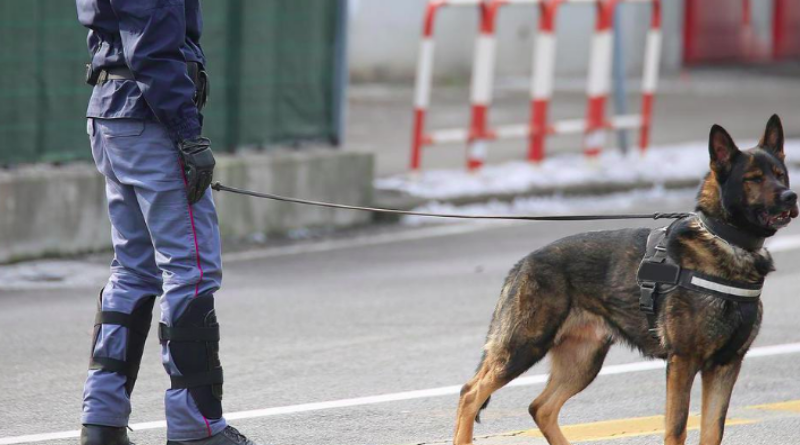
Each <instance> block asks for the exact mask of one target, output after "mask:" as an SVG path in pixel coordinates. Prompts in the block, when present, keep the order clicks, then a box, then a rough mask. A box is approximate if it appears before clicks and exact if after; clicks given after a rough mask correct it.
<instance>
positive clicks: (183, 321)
mask: <svg viewBox="0 0 800 445" xmlns="http://www.w3.org/2000/svg"><path fill="white" fill-rule="evenodd" d="M159 338H160V339H161V341H162V342H163V341H168V342H169V352H170V355H171V356H172V361H173V362H174V363H175V367H176V368H178V371H180V373H181V375H180V376H170V380H171V381H172V389H188V390H189V393H190V394H191V395H192V398H193V399H194V402H195V403H196V404H197V408H198V409H199V410H200V412H201V413H202V414H203V416H205V417H206V418H209V419H219V418H220V417H222V366H221V364H220V360H219V323H217V315H216V313H215V312H214V296H213V295H204V296H200V297H197V298H195V299H193V300H192V301H191V302H190V303H189V305H188V306H187V307H186V311H185V312H184V313H183V314H181V316H180V317H178V319H177V320H175V322H174V324H173V326H171V327H170V326H167V325H165V324H163V323H162V324H161V325H160V329H159Z"/></svg>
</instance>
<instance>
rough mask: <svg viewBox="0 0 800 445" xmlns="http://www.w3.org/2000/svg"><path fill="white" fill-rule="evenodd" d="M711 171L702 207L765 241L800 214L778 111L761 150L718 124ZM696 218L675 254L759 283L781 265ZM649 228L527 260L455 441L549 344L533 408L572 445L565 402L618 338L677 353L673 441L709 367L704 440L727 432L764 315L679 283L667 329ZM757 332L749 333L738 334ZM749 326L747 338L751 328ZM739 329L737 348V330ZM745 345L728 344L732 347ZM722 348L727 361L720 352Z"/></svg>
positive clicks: (686, 223)
mask: <svg viewBox="0 0 800 445" xmlns="http://www.w3.org/2000/svg"><path fill="white" fill-rule="evenodd" d="M709 153H710V155H711V171H710V173H709V174H708V175H707V176H706V178H705V180H704V182H703V185H702V187H701V189H700V192H699V194H698V196H697V208H696V209H697V212H698V213H702V214H703V215H705V216H706V217H707V218H714V219H716V220H717V221H721V222H722V223H723V224H726V225H729V226H733V227H734V228H735V229H737V230H738V231H739V232H742V233H745V234H747V236H750V237H752V238H754V239H756V240H758V239H761V241H763V238H766V237H770V236H772V235H774V234H775V232H776V231H777V230H778V229H780V228H782V227H785V226H786V225H787V224H789V222H790V221H791V219H792V218H795V217H797V215H798V209H797V195H795V193H794V192H792V191H791V190H790V189H789V177H788V174H787V170H786V166H785V164H784V152H783V128H782V126H781V121H780V119H779V118H778V116H772V118H771V119H770V120H769V122H768V124H767V127H766V131H765V133H764V136H763V138H762V139H761V141H760V143H759V144H758V146H757V147H755V148H752V149H749V150H743V151H740V150H739V149H738V148H737V147H736V145H735V144H734V142H733V139H732V138H731V137H730V135H729V134H728V133H727V132H726V131H725V130H724V129H723V128H722V127H720V126H717V125H715V126H714V127H713V128H712V129H711V135H710V141H709ZM706 227H707V226H706V225H704V224H703V223H701V222H700V220H699V218H698V217H697V216H692V217H688V218H685V219H683V220H680V221H678V222H676V223H675V224H674V225H673V226H672V228H671V230H670V232H669V235H668V238H667V247H668V252H669V255H670V257H671V260H672V261H674V262H675V263H677V264H678V265H680V266H681V267H683V268H686V269H693V270H695V271H698V272H700V273H704V274H707V275H709V276H713V277H720V278H721V279H725V280H737V281H738V282H742V283H758V282H760V281H762V280H763V279H764V277H765V276H766V275H767V274H768V273H769V272H771V271H772V270H774V268H773V262H772V257H771V256H770V254H769V252H767V250H766V249H763V248H761V247H760V244H759V245H758V247H755V248H751V249H748V248H742V247H739V246H738V245H734V244H732V243H729V242H727V241H725V240H724V239H720V238H719V237H717V236H715V235H714V234H712V233H711V232H710V231H709V229H707V228H706ZM649 234H650V229H623V230H615V231H598V232H590V233H584V234H580V235H575V236H570V237H567V238H563V239H561V240H559V241H556V242H554V243H552V244H550V245H548V246H545V247H543V248H541V249H539V250H537V251H535V252H533V253H531V254H530V255H528V256H527V257H525V258H524V259H523V260H522V261H520V262H519V263H518V264H517V265H516V266H514V268H513V269H512V270H511V272H510V273H509V275H508V277H507V278H506V280H505V284H504V285H503V288H502V291H501V293H500V301H499V302H498V303H497V307H496V309H495V311H494V315H493V317H492V322H491V325H490V327H489V333H488V335H487V338H486V344H485V345H484V353H483V358H482V360H481V364H480V366H479V367H478V370H477V372H476V374H475V376H474V377H473V378H472V379H471V380H470V381H469V382H468V383H467V384H466V385H464V387H463V388H462V390H461V399H460V401H459V405H458V414H457V419H456V428H455V437H454V439H453V443H454V444H455V445H467V444H471V443H472V439H473V427H474V422H475V421H476V420H477V417H478V414H479V412H480V411H481V410H482V409H483V408H485V407H486V405H487V404H488V401H489V397H490V396H491V394H492V393H493V392H495V391H497V390H498V389H500V388H501V387H503V386H504V385H506V384H507V383H509V382H510V381H512V380H513V379H515V378H516V377H518V376H519V375H520V374H522V373H524V372H525V371H526V370H528V369H529V368H530V367H531V366H533V365H534V364H535V363H536V362H538V361H539V360H541V359H542V358H543V357H544V356H545V355H547V354H548V353H549V355H550V359H551V373H550V378H549V380H548V382H547V386H546V387H545V389H544V391H543V392H542V393H541V395H539V397H537V398H536V400H534V401H533V403H531V405H530V408H529V412H530V414H531V416H532V417H533V420H534V421H535V422H536V424H537V425H538V426H539V429H540V430H541V432H542V434H543V435H544V436H545V438H547V441H548V442H549V443H550V444H551V445H568V444H569V442H568V441H567V439H566V438H565V437H564V435H563V434H562V432H561V430H560V428H559V426H558V414H559V411H560V410H561V407H562V406H563V405H564V403H565V402H566V401H567V400H568V399H569V398H570V397H572V396H574V395H575V394H577V393H579V392H580V391H582V390H583V389H584V388H586V387H587V386H588V385H589V384H590V383H591V382H592V381H593V380H594V378H595V377H596V376H597V374H598V372H599V371H600V368H601V367H602V364H603V360H604V358H605V356H606V353H607V352H608V350H609V348H610V347H611V345H612V344H613V343H615V342H617V341H621V342H623V343H626V344H628V345H630V346H631V347H633V348H636V349H638V350H639V351H640V352H641V353H642V354H643V355H645V356H647V357H657V358H661V359H665V360H666V361H667V404H666V437H665V443H666V444H667V445H676V444H683V443H684V442H685V440H686V422H687V416H688V414H689V394H690V391H691V387H692V382H693V381H694V378H695V375H696V374H697V373H698V372H699V373H701V374H702V381H703V396H702V430H701V439H700V443H701V445H716V444H719V443H720V442H721V441H722V433H723V427H724V423H725V417H726V415H727V410H728V404H729V401H730V397H731V392H732V390H733V385H734V383H735V382H736V379H737V376H738V374H739V369H740V366H741V362H742V358H743V357H744V355H745V353H746V352H747V350H748V349H749V347H750V345H751V344H752V342H753V340H754V339H755V337H756V335H757V334H758V329H759V326H760V323H761V313H762V307H761V303H760V301H759V302H758V304H757V305H753V307H754V308H757V313H755V312H754V314H756V315H754V316H753V319H754V320H755V322H753V323H751V324H750V326H748V327H745V326H746V323H743V321H742V316H741V315H740V312H739V311H738V310H736V309H737V306H736V305H737V304H739V303H737V302H734V301H728V300H724V299H720V298H717V297H715V296H712V295H705V294H702V293H698V292H693V291H687V290H684V289H678V290H677V291H675V292H671V293H669V294H667V295H664V296H663V297H662V300H661V301H660V303H659V306H660V307H659V309H658V312H657V323H656V326H657V335H651V333H649V332H648V321H647V319H646V317H645V315H644V314H643V313H642V312H641V311H640V308H639V297H640V289H639V286H638V285H637V269H638V267H639V264H640V262H641V260H642V258H643V256H644V254H645V249H646V243H647V238H648V235H649ZM740 328H742V329H748V330H749V333H748V332H745V333H744V336H743V337H742V332H737V331H739V330H740ZM748 334H749V335H748ZM736 335H738V336H739V337H740V338H741V341H739V342H738V345H739V347H732V346H731V344H735V343H737V342H732V341H731V339H732V338H733V337H734V336H736ZM726 347H727V348H729V349H735V350H731V351H724V350H725V348H726ZM722 352H727V353H726V354H724V355H725V356H726V357H727V358H726V359H724V360H721V359H720V358H719V357H721V353H722Z"/></svg>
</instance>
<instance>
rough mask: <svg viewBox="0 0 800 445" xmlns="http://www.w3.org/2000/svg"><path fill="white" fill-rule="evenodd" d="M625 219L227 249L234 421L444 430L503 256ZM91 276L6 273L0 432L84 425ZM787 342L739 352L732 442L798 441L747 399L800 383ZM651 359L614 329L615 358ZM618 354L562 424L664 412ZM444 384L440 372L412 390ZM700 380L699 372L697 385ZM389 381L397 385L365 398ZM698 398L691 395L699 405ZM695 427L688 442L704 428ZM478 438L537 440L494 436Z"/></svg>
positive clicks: (789, 286)
mask: <svg viewBox="0 0 800 445" xmlns="http://www.w3.org/2000/svg"><path fill="white" fill-rule="evenodd" d="M671 204H674V203H671ZM651 205H652V206H653V207H654V208H655V207H658V206H659V205H660V203H657V202H654V203H651ZM687 205H688V203H687ZM685 208H686V207H684V206H678V207H674V209H675V210H682V209H685ZM634 224H635V223H634ZM621 225H622V224H620V223H618V222H591V223H569V224H568V223H563V224H547V223H530V224H513V225H508V224H503V225H490V226H486V225H483V226H475V225H447V226H436V227H423V228H415V229H391V230H388V231H382V232H381V233H379V234H358V235H357V237H356V238H352V239H351V238H346V239H338V240H334V241H327V242H323V243H321V244H306V245H303V246H300V247H297V248H295V247H291V246H290V247H285V248H281V249H278V250H267V251H261V252H251V253H248V254H244V255H241V254H236V255H232V256H229V257H228V259H227V262H226V277H225V286H224V290H223V291H221V292H220V293H219V295H218V304H217V306H218V312H219V317H220V321H221V323H222V332H223V341H222V359H223V363H224V366H225V371H226V379H227V381H226V388H225V393H226V394H225V402H224V403H225V409H226V411H227V412H228V413H233V415H232V417H247V418H243V419H239V420H235V421H232V422H231V423H232V424H235V425H236V426H238V427H239V428H240V429H241V430H242V431H244V432H246V433H247V434H249V435H250V436H252V437H253V438H255V439H258V440H260V441H261V442H262V443H264V444H298V445H301V444H303V445H305V444H316V445H322V444H325V445H333V444H341V445H359V444H369V445H379V444H380V445H399V444H410V443H416V444H419V443H432V442H437V441H442V440H445V439H447V438H448V437H449V435H450V434H451V428H452V425H453V418H454V409H455V405H456V401H457V395H456V394H455V393H454V390H453V388H452V387H457V386H459V385H461V384H462V383H463V382H465V381H466V380H467V379H468V378H469V377H470V376H471V373H472V371H473V370H474V367H475V365H476V364H477V361H478V358H479V356H480V350H481V346H482V342H483V337H484V334H485V331H486V328H487V325H488V322H489V318H490V315H491V312H492V309H493V306H494V304H495V301H496V298H497V294H498V291H499V289H500V286H501V282H502V280H503V277H504V275H505V273H506V272H507V270H508V269H509V268H510V267H511V266H512V265H513V264H514V263H515V262H516V261H517V260H518V259H519V258H521V257H522V256H524V255H525V254H527V253H528V252H530V251H531V250H534V249H536V248H538V247H540V246H542V245H544V244H546V243H548V242H550V241H552V240H555V239H557V238H559V237H561V236H564V235H567V234H571V233H574V232H577V231H585V230H594V229H603V228H612V227H619V226H621ZM780 236H781V237H782V238H781V240H783V241H780V242H778V243H777V244H776V246H778V247H777V249H776V250H778V251H777V252H776V253H775V258H776V261H777V265H778V271H777V272H776V273H775V274H774V275H773V276H771V278H770V279H769V280H768V281H767V285H766V290H765V294H764V303H765V318H764V325H763V328H762V331H761V335H760V337H759V339H758V342H757V346H758V347H764V346H770V345H785V344H794V343H798V342H800V333H799V332H798V322H797V320H798V319H800V306H799V305H798V304H797V292H796V290H797V287H798V284H797V283H798V278H800V243H798V242H797V240H798V239H799V238H798V236H800V223H795V225H794V226H790V227H789V228H787V229H785V233H782V234H781V235H780ZM105 260H106V259H103V262H105ZM79 266H80V267H77V268H75V266H74V262H73V263H72V266H71V267H73V268H75V270H76V272H75V273H76V274H81V275H82V276H85V277H94V276H97V274H98V271H99V273H101V274H102V272H103V270H104V269H105V266H104V265H103V264H101V263H98V262H96V261H94V260H87V261H85V262H83V263H79ZM90 281H92V280H82V281H81V280H78V281H77V284H69V283H64V284H63V285H59V284H55V285H53V283H49V285H42V286H37V285H31V287H30V288H27V289H26V288H25V286H19V287H17V288H16V289H6V290H0V308H2V310H0V339H2V341H0V377H2V378H0V444H4V443H5V444H11V443H21V439H19V438H18V437H19V436H24V435H40V434H45V433H57V434H56V435H55V436H51V437H56V439H54V440H43V439H45V438H46V437H47V436H36V437H34V438H32V439H33V440H34V442H32V443H41V444H48V445H56V444H74V443H77V441H76V440H75V439H71V438H68V437H69V436H70V434H72V433H73V432H74V431H76V430H77V428H78V427H79V425H78V421H79V415H80V406H81V388H82V384H83V379H84V376H85V372H86V370H85V368H86V365H87V360H88V358H87V354H88V349H89V339H90V333H91V324H92V320H93V316H94V305H95V298H96V293H97V288H98V287H99V286H100V285H101V284H102V282H97V283H93V284H87V282H90ZM0 289H2V284H0ZM154 337H155V336H151V339H150V340H151V341H150V342H149V344H148V346H147V349H146V355H145V360H144V364H143V368H142V371H141V373H140V380H139V382H138V383H137V388H136V392H135V394H134V402H133V403H134V411H135V412H134V415H133V418H132V423H133V424H141V423H143V422H144V423H146V422H153V421H160V420H162V419H163V412H162V410H163V405H162V391H163V389H164V388H165V387H166V386H167V385H168V379H167V377H166V375H165V374H164V372H163V370H162V368H161V366H160V363H159V357H158V347H157V344H156V341H155V338H154ZM777 351H778V352H776V353H774V354H771V355H770V354H766V355H765V356H763V357H753V358H750V359H748V360H747V362H746V364H745V366H744V370H743V372H742V376H741V378H740V380H739V384H738V385H737V387H736V391H735V393H734V398H733V403H732V405H733V414H734V417H736V418H737V419H740V420H741V419H744V420H743V421H742V422H743V424H741V425H735V426H731V427H730V428H729V429H728V436H727V437H726V441H725V443H727V444H747V445H753V444H762V443H763V444H767V443H768V444H773V445H775V444H777V445H781V444H786V445H789V444H797V443H800V412H798V411H800V409H798V407H797V406H795V405H787V406H786V407H783V408H781V406H778V407H777V408H776V407H774V406H772V408H775V409H768V410H765V409H752V408H748V407H752V406H754V405H762V404H774V403H777V402H786V401H793V400H797V399H800V379H798V374H799V373H800V353H798V352H800V348H796V347H795V349H794V350H791V348H789V349H786V348H784V349H779V350H777ZM781 351H782V352H781ZM773 352H774V350H773ZM641 361H642V359H641V358H639V357H638V356H637V355H636V354H634V353H632V352H630V351H628V350H627V349H625V348H622V347H616V348H614V349H613V350H612V353H611V354H610V355H609V358H608V360H607V361H606V364H607V365H621V364H627V363H636V362H641ZM618 369H622V370H623V371H624V372H622V371H621V373H619V374H614V375H604V376H600V377H599V378H598V379H597V380H596V381H595V383H594V384H593V385H592V386H590V387H589V388H588V389H587V390H586V391H584V392H583V393H582V394H580V395H579V396H577V397H576V398H574V399H573V400H572V401H571V402H570V403H568V404H567V406H566V408H565V410H564V411H563V412H562V418H561V422H562V424H584V423H590V422H597V421H602V420H615V419H631V418H641V417H649V416H657V415H660V414H661V413H662V412H663V404H664V379H663V374H664V372H663V370H659V369H652V370H639V371H636V370H635V368H634V367H625V366H623V367H622V368H618ZM546 372H547V365H546V363H541V364H539V365H537V366H535V367H534V368H533V369H532V370H531V371H529V373H528V374H527V376H529V377H530V376H532V378H531V379H529V382H528V383H530V381H531V380H532V381H534V382H535V381H536V380H537V378H538V377H536V376H538V375H541V374H544V373H546ZM541 387H542V385H541V384H536V383H532V384H529V385H526V386H520V387H513V388H505V389H503V390H502V391H500V392H499V393H498V394H497V396H496V397H495V398H494V400H493V403H492V405H491V407H490V408H489V410H488V411H486V412H485V415H484V423H483V424H482V425H481V426H479V427H478V428H477V430H476V434H478V435H497V434H502V433H509V432H513V431H520V430H526V429H530V428H532V427H533V423H532V421H531V420H530V418H529V417H528V415H527V406H528V404H529V403H530V401H531V400H532V399H533V398H534V397H535V396H536V394H538V391H540V390H541ZM436 388H444V389H438V390H435V391H422V392H418V393H408V391H416V390H428V389H436ZM697 389H699V382H698V383H697V385H696V388H695V397H694V400H695V402H697V401H698V400H699V398H698V397H697V394H699V393H698V392H697ZM398 393H399V394H398ZM383 395H389V396H386V397H378V398H367V399H363V398H364V397H371V396H383ZM354 398H357V399H356V400H349V399H354ZM321 402H332V403H327V404H326V403H321ZM303 404H311V405H303ZM298 405H303V406H299V407H298ZM787 407H788V408H787ZM268 408H274V409H268ZM698 409H699V405H698V404H697V403H694V404H693V410H694V411H697V410H698ZM251 410H263V411H251ZM246 411H250V412H246ZM242 412H245V413H242ZM237 413H238V414H237ZM633 422H634V423H637V422H638V423H641V422H642V421H641V420H634V421H633ZM134 429H135V431H134V432H133V433H131V434H132V437H133V438H134V440H135V441H136V442H137V443H138V444H140V445H142V444H144V445H154V444H163V443H164V434H165V431H164V429H163V428H162V427H160V426H159V424H158V423H156V424H155V425H152V424H151V425H147V424H145V425H134ZM591 429H592V430H593V431H596V430H597V431H599V429H595V428H594V427H592V428H591ZM624 429H625V427H624V428H623V430H624ZM629 432H630V431H629ZM609 434H610V433H609ZM612 435H613V434H612ZM58 437H61V438H60V439H59V438H58ZM65 437H66V438H65ZM603 437H604V436H601V437H599V438H595V439H597V440H601V441H600V442H598V443H608V444H653V443H659V442H660V439H659V438H658V437H657V435H643V436H636V435H634V436H632V437H631V436H630V435H627V436H626V435H622V436H620V437H621V438H619V439H614V440H608V441H606V440H602V439H603ZM690 437H692V438H694V439H693V441H694V442H696V433H694V432H693V433H692V434H691V435H690ZM477 443H479V444H480V443H487V444H489V443H498V444H499V443H526V444H540V443H542V442H541V440H540V439H536V438H526V437H520V436H498V437H493V438H489V439H485V440H482V441H480V440H479V441H478V442H477Z"/></svg>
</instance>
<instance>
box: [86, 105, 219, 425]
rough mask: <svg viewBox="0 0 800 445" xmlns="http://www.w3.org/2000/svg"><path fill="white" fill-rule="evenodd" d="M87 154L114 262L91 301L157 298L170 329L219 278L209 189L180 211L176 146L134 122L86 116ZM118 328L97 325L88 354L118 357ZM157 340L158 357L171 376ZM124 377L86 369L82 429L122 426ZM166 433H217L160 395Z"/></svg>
mask: <svg viewBox="0 0 800 445" xmlns="http://www.w3.org/2000/svg"><path fill="white" fill-rule="evenodd" d="M87 132H88V133H89V136H90V139H91V145H92V155H93V157H94V161H95V163H96V165H97V169H98V170H99V171H100V172H101V173H102V174H103V175H104V176H105V180H106V195H107V199H108V213H109V217H110V219H111V224H112V241H113V245H114V259H113V261H112V263H111V278H110V279H109V281H108V283H107V284H106V286H105V288H104V289H103V291H102V295H101V304H102V309H103V310H104V311H116V312H123V313H126V314H130V313H131V312H132V311H133V310H134V309H135V308H136V307H137V304H139V303H141V302H142V301H143V300H146V299H152V298H154V297H160V306H161V322H162V323H165V324H167V325H169V326H172V324H173V322H174V321H175V320H176V319H177V318H178V317H180V315H181V314H182V313H183V311H184V310H185V309H186V307H187V305H188V304H189V302H190V301H191V300H192V299H193V298H196V297H197V296H200V295H207V294H213V293H214V292H216V291H217V289H219V287H220V285H221V281H222V263H221V258H220V255H221V254H220V239H219V227H218V223H217V214H216V209H215V207H214V201H213V198H212V196H211V190H208V191H206V194H205V196H204V197H203V198H202V199H201V200H200V201H199V202H197V203H196V204H194V205H192V206H190V205H189V204H188V201H187V198H186V189H185V183H184V178H183V171H182V168H181V165H180V161H179V155H178V149H177V147H176V145H175V143H174V142H172V141H171V140H170V138H169V137H168V135H167V131H166V130H165V128H164V127H163V126H162V125H161V124H159V123H157V122H154V121H144V120H139V119H97V118H94V119H89V120H88V125H87ZM127 335H128V328H126V327H123V326H119V325H113V324H102V325H101V326H100V327H99V334H98V335H97V339H96V341H95V344H94V352H93V357H95V358H97V357H107V358H111V359H116V360H123V361H124V360H125V359H126V353H127V351H126V340H127ZM166 343H167V342H162V345H161V359H162V363H163V365H164V368H165V369H166V371H167V373H169V374H170V375H180V372H179V371H178V369H177V368H176V366H175V364H174V363H173V361H172V359H171V357H170V352H169V348H168V347H167V344H166ZM125 383H126V377H125V376H124V375H121V374H118V373H114V372H109V371H105V370H101V369H100V370H90V371H89V375H88V378H87V379H86V384H85V387H84V397H83V416H82V423H84V424H93V425H106V426H127V425H128V418H129V415H130V412H131V404H130V395H129V394H128V393H127V391H126V388H125ZM164 399H165V400H164V404H165V410H166V418H167V436H168V438H169V439H170V440H195V439H201V438H204V437H208V436H211V435H213V434H216V433H218V432H220V431H221V430H222V429H224V428H225V426H226V422H225V419H224V418H219V419H207V418H205V417H204V416H203V415H202V414H201V412H200V410H199V409H198V407H197V405H196V404H195V401H194V400H193V399H192V396H191V395H190V393H189V390H187V389H168V390H167V391H166V395H165V398H164Z"/></svg>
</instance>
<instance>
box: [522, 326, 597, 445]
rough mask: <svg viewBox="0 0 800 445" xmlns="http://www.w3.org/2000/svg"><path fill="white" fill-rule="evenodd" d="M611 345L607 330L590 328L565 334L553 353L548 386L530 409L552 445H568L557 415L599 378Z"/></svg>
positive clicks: (595, 327)
mask: <svg viewBox="0 0 800 445" xmlns="http://www.w3.org/2000/svg"><path fill="white" fill-rule="evenodd" d="M611 344H612V341H611V337H610V335H608V332H607V331H606V330H605V329H602V328H598V326H597V325H594V324H589V325H584V326H582V327H579V328H576V329H573V330H571V331H570V332H566V333H565V334H564V335H563V336H562V337H561V338H560V339H559V341H558V343H557V344H556V346H554V347H553V349H551V350H550V360H551V369H550V378H549V380H548V381H547V386H546V387H545V389H544V391H543V392H542V393H541V394H540V395H539V397H537V398H536V400H534V401H533V403H531V405H530V407H529V408H528V411H529V412H530V413H531V417H533V420H534V422H536V425H538V426H539V430H540V431H541V432H542V434H543V435H544V437H545V438H546V439H547V442H548V443H550V445H569V442H568V441H567V438H566V437H564V434H563V433H562V432H561V428H559V426H558V413H559V412H560V411H561V407H562V406H564V404H565V403H566V402H567V400H569V399H570V398H571V397H572V396H574V395H575V394H578V393H579V392H581V391H583V390H584V389H585V388H586V387H587V386H589V384H590V383H592V381H593V380H594V379H595V377H597V373H598V372H600V368H602V366H603V360H604V359H605V357H606V354H607V353H608V350H609V348H610V347H611Z"/></svg>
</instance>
